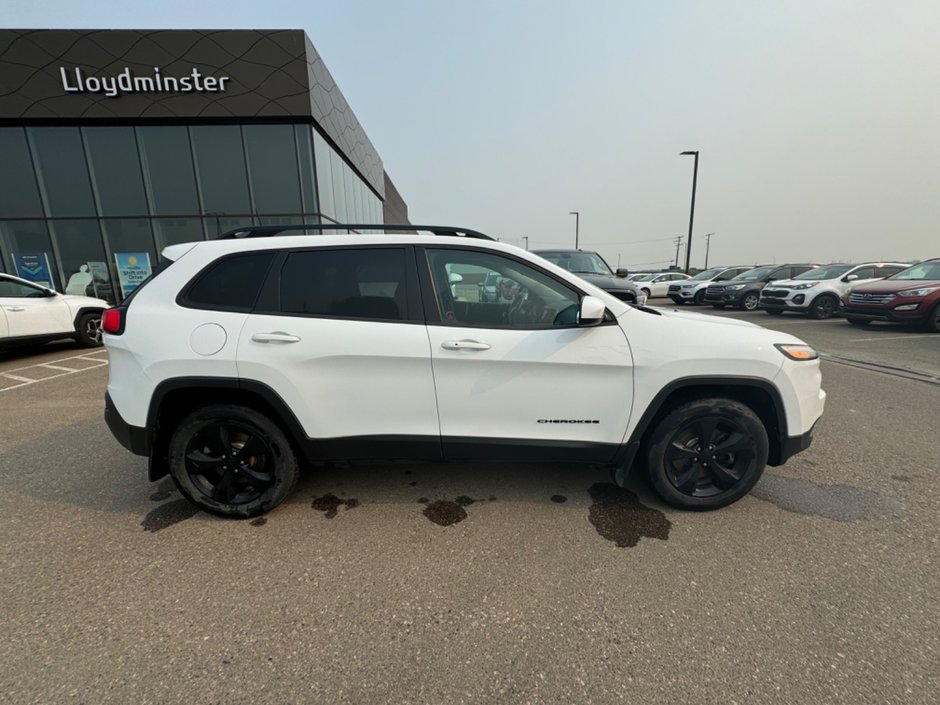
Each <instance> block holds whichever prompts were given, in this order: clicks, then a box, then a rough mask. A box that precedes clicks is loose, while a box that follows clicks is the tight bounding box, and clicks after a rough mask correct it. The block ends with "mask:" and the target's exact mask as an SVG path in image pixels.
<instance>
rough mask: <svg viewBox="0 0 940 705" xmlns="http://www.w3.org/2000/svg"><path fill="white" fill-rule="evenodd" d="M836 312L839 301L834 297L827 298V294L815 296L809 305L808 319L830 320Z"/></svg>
mask: <svg viewBox="0 0 940 705" xmlns="http://www.w3.org/2000/svg"><path fill="white" fill-rule="evenodd" d="M838 312H839V300H838V299H837V298H835V297H834V296H829V295H828V294H823V295H822V296H817V297H816V299H815V300H814V301H813V303H811V304H810V306H809V316H810V318H815V319H816V320H817V321H822V320H825V319H827V318H832V317H833V316H834V315H836V314H837V313H838Z"/></svg>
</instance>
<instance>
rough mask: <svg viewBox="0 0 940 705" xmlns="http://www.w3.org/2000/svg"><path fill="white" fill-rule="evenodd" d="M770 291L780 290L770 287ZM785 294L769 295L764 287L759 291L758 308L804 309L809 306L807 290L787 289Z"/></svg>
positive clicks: (775, 309) (776, 309)
mask: <svg viewBox="0 0 940 705" xmlns="http://www.w3.org/2000/svg"><path fill="white" fill-rule="evenodd" d="M770 291H771V292H774V291H777V292H779V291H781V290H780V289H771V290H770ZM783 291H786V295H785V296H770V295H768V291H767V290H766V289H765V290H763V291H761V296H760V308H764V309H770V310H774V311H805V310H806V309H807V308H808V307H809V301H810V296H809V294H808V293H807V291H802V290H800V291H794V290H787V289H784V290H783Z"/></svg>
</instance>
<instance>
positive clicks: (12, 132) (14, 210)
mask: <svg viewBox="0 0 940 705" xmlns="http://www.w3.org/2000/svg"><path fill="white" fill-rule="evenodd" d="M0 154H2V155H3V168H2V169H0V217H3V218H36V217H39V218H41V217H42V216H43V212H42V202H41V201H40V200H39V189H38V188H37V187H36V175H35V174H34V173H33V163H32V161H31V160H30V158H29V148H28V147H27V146H26V132H25V131H24V130H23V128H22V127H0Z"/></svg>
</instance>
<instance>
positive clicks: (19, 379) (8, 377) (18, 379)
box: [0, 372, 39, 389]
mask: <svg viewBox="0 0 940 705" xmlns="http://www.w3.org/2000/svg"><path fill="white" fill-rule="evenodd" d="M0 375H3V376H4V377H6V378H7V379H12V380H16V381H17V382H26V383H27V384H30V383H31V382H38V381H39V380H38V379H31V378H29V377H20V376H19V375H11V374H10V373H9V372H0ZM17 386H20V385H17ZM8 389H13V387H8Z"/></svg>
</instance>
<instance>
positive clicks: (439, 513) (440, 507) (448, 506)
mask: <svg viewBox="0 0 940 705" xmlns="http://www.w3.org/2000/svg"><path fill="white" fill-rule="evenodd" d="M467 499H469V497H468V498H467ZM471 502H472V500H471ZM421 513H422V514H424V516H426V517H427V518H428V519H430V520H431V521H432V522H433V523H435V524H437V525H438V526H451V525H452V524H459V523H460V522H462V521H463V520H464V519H466V518H467V512H466V511H465V510H464V508H463V507H461V506H460V505H459V504H457V502H450V501H448V500H446V499H439V500H437V501H435V502H431V503H430V504H429V505H428V506H426V507H425V508H424V510H423V511H422V512H421Z"/></svg>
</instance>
